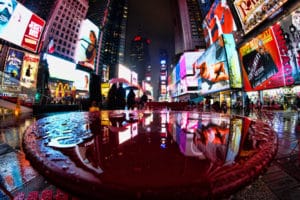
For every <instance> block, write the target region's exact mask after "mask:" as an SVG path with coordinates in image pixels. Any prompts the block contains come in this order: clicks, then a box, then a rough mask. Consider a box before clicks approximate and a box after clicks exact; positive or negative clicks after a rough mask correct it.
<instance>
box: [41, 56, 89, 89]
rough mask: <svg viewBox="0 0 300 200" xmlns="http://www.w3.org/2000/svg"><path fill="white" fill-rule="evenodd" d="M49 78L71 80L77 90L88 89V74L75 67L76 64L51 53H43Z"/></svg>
mask: <svg viewBox="0 0 300 200" xmlns="http://www.w3.org/2000/svg"><path fill="white" fill-rule="evenodd" d="M45 59H46V60H47V63H48V68H49V76H50V78H55V79H62V80H67V81H71V82H73V85H74V86H75V87H76V89H77V90H83V91H89V80H90V74H89V73H88V72H84V71H82V70H78V69H76V64H75V63H72V62H70V61H67V60H64V59H62V58H58V57H55V56H53V55H51V54H45Z"/></svg>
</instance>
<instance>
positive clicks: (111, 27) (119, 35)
mask: <svg viewBox="0 0 300 200" xmlns="http://www.w3.org/2000/svg"><path fill="white" fill-rule="evenodd" d="M108 2H109V4H108V8H107V9H108V10H107V11H108V13H107V18H106V19H105V18H104V19H105V21H104V23H103V25H104V26H103V28H102V31H103V33H102V34H103V35H102V38H101V40H102V43H101V53H100V59H99V65H100V68H102V70H104V69H108V70H109V78H113V77H116V76H117V71H118V70H117V69H118V65H119V64H123V63H124V54H125V38H126V35H125V34H126V24H127V16H128V0H110V1H108Z"/></svg>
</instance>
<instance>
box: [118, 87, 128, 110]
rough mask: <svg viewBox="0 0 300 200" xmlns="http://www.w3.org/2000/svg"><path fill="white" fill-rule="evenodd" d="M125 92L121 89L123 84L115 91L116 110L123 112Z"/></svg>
mask: <svg viewBox="0 0 300 200" xmlns="http://www.w3.org/2000/svg"><path fill="white" fill-rule="evenodd" d="M125 98H126V91H125V89H124V88H123V83H119V87H118V89H117V108H118V109H121V110H124V109H125V106H126V99H125Z"/></svg>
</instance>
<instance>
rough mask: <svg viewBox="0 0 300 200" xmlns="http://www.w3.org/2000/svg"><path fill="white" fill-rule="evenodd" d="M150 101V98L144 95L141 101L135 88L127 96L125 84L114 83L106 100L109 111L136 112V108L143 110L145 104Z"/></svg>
mask: <svg viewBox="0 0 300 200" xmlns="http://www.w3.org/2000/svg"><path fill="white" fill-rule="evenodd" d="M147 101H148V96H147V94H146V93H144V94H143V95H142V96H141V98H140V99H139V100H137V97H136V94H135V92H134V89H133V88H130V90H129V93H128V94H127V96H126V90H125V88H124V87H123V83H119V84H118V85H117V83H113V84H112V86H111V87H110V89H109V91H108V95H107V99H106V105H107V109H109V110H124V109H126V108H127V109H128V110H134V108H138V109H143V108H144V106H145V103H146V102H147Z"/></svg>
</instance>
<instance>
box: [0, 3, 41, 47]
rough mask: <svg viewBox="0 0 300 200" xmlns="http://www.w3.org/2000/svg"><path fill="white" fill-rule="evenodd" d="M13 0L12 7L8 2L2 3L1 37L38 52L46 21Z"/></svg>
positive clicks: (0, 16)
mask: <svg viewBox="0 0 300 200" xmlns="http://www.w3.org/2000/svg"><path fill="white" fill-rule="evenodd" d="M11 2H12V7H10V8H7V7H6V6H8V5H9V4H8V3H7V4H4V5H1V7H2V11H1V12H0V38H2V39H4V40H6V41H8V42H11V43H13V44H16V45H18V46H21V47H23V48H25V49H27V50H30V51H33V52H37V50H38V46H39V42H40V38H41V34H42V32H43V29H44V26H45V21H44V20H43V19H41V18H40V17H38V16H37V15H35V14H34V13H32V12H31V11H30V10H28V9H27V8H26V7H24V6H23V5H22V4H20V3H18V2H17V1H15V0H12V1H11Z"/></svg>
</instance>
